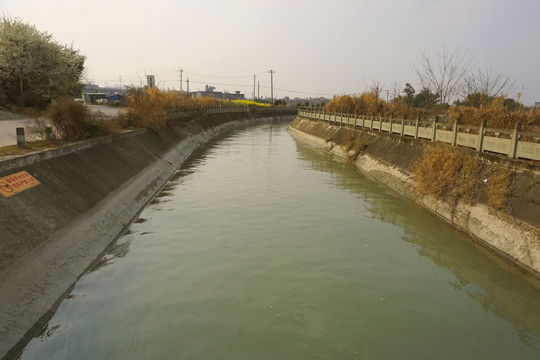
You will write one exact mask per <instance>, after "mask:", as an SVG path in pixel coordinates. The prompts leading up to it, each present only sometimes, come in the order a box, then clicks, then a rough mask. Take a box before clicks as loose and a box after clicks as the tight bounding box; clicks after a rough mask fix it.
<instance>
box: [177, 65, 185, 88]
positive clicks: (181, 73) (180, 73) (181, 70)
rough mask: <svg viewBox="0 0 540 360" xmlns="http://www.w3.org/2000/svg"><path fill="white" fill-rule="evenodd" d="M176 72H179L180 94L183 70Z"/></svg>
mask: <svg viewBox="0 0 540 360" xmlns="http://www.w3.org/2000/svg"><path fill="white" fill-rule="evenodd" d="M178 71H179V72H180V92H182V73H183V72H184V70H182V69H180V70H178Z"/></svg>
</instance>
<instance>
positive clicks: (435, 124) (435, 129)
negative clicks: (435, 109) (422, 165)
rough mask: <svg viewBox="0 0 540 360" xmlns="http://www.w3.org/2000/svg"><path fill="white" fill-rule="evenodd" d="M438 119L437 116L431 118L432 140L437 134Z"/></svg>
mask: <svg viewBox="0 0 540 360" xmlns="http://www.w3.org/2000/svg"><path fill="white" fill-rule="evenodd" d="M438 120H439V117H438V116H435V118H434V119H433V133H432V134H431V141H432V142H434V141H435V138H436V136H437V121H438Z"/></svg>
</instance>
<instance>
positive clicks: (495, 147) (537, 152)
mask: <svg viewBox="0 0 540 360" xmlns="http://www.w3.org/2000/svg"><path fill="white" fill-rule="evenodd" d="M298 115H299V116H302V117H305V118H309V119H314V120H321V121H327V122H330V123H334V124H339V125H340V126H348V127H352V128H365V129H369V130H373V131H379V132H385V133H389V134H396V135H399V136H407V137H413V138H415V139H425V140H430V141H432V142H435V141H438V142H443V143H447V144H451V145H453V146H463V147H468V148H473V149H476V150H477V151H479V152H484V151H487V152H492V153H496V154H504V155H507V156H509V157H511V158H513V159H517V158H521V159H528V160H537V161H540V133H536V132H527V131H521V127H520V123H519V122H518V123H516V127H515V128H514V129H512V130H508V129H495V128H489V127H487V126H486V121H485V120H484V121H483V122H482V124H481V125H480V126H471V125H461V124H460V123H459V119H457V120H455V121H454V123H453V124H448V123H441V122H439V119H438V117H435V118H434V119H431V120H421V119H420V117H418V118H416V119H414V120H410V119H407V118H406V117H403V118H402V119H396V118H394V116H393V115H392V116H390V117H383V116H382V115H375V114H369V115H367V114H344V113H328V112H322V111H320V110H314V109H307V108H300V109H299V110H298Z"/></svg>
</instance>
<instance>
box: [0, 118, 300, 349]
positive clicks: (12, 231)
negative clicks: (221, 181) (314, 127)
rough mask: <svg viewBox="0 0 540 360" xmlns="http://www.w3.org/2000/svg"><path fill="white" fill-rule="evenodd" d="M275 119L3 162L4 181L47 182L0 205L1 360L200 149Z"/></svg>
mask: <svg viewBox="0 0 540 360" xmlns="http://www.w3.org/2000/svg"><path fill="white" fill-rule="evenodd" d="M292 119H293V117H291V116H289V117H284V118H282V120H289V121H290V120H292ZM274 120H278V121H279V118H268V117H262V118H255V117H254V116H253V115H250V114H249V113H239V114H228V115H216V116H212V117H207V118H204V119H196V120H191V121H187V122H184V123H183V124H182V125H181V126H177V127H175V128H174V129H167V130H162V131H159V132H154V131H145V130H139V131H135V132H131V133H128V134H123V135H115V136H108V137H104V138H100V139H93V140H89V141H85V142H81V143H78V144H76V145H73V146H70V147H64V148H61V149H56V150H49V151H45V152H41V153H39V154H33V155H28V156H24V157H19V158H15V159H10V160H7V161H3V162H0V177H2V176H6V175H8V174H11V173H14V172H17V171H22V170H25V171H27V172H28V173H30V174H31V175H32V176H34V177H35V178H36V179H37V180H38V181H40V183H41V184H40V185H38V186H36V187H34V188H31V189H29V190H26V191H24V192H22V193H20V194H17V195H15V196H12V197H10V198H3V197H1V198H0V216H1V218H2V219H4V221H2V222H0V234H2V236H1V238H0V358H6V359H7V358H13V357H14V356H16V354H17V353H18V352H19V351H20V350H21V348H22V346H24V345H25V344H26V343H27V342H28V341H29V340H30V339H31V338H32V337H34V336H35V335H36V333H37V332H38V331H39V330H40V328H41V327H42V326H43V325H44V324H45V323H46V321H47V320H48V319H49V318H50V316H51V315H52V314H53V313H54V311H55V310H56V308H57V306H58V305H59V303H60V301H61V300H62V299H63V297H64V296H65V295H67V294H68V292H69V291H70V290H71V287H72V286H73V284H74V283H75V282H76V280H77V279H78V278H79V277H80V276H81V275H82V274H83V273H84V271H85V270H86V269H88V268H89V267H91V266H92V265H93V263H94V262H95V261H96V260H97V259H98V258H99V257H100V255H102V254H103V253H105V252H106V251H107V250H108V249H109V247H110V246H112V244H113V243H114V240H115V239H117V238H118V237H119V236H120V235H121V234H122V233H123V232H124V231H125V230H126V229H127V227H128V226H129V224H130V223H131V221H132V220H133V219H134V217H136V216H137V214H138V213H139V212H140V211H141V210H142V208H143V207H144V206H145V205H146V204H147V203H148V202H149V201H150V200H151V199H152V198H153V197H154V196H155V195H156V194H157V192H158V191H159V190H160V189H161V188H162V187H163V186H164V184H165V183H166V182H167V181H168V179H169V178H170V177H171V176H172V175H174V173H175V172H176V169H177V168H178V167H179V166H180V165H181V164H182V163H183V161H184V160H185V159H186V158H187V157H188V156H189V155H190V154H191V152H192V151H193V150H194V149H195V148H196V147H197V146H199V145H200V144H202V143H204V142H206V141H208V140H209V139H211V138H212V137H214V136H216V135H217V134H219V133H221V132H223V131H225V130H228V129H231V128H234V127H239V126H243V125H247V124H250V123H255V122H265V121H274Z"/></svg>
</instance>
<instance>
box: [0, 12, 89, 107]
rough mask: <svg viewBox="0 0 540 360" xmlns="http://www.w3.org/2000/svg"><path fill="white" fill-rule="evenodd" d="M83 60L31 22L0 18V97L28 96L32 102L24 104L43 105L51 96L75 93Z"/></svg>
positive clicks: (75, 51)
mask: <svg viewBox="0 0 540 360" xmlns="http://www.w3.org/2000/svg"><path fill="white" fill-rule="evenodd" d="M85 60H86V58H85V56H84V55H81V54H80V53H79V51H78V50H75V49H73V47H72V46H66V45H62V44H59V43H58V42H56V41H55V40H54V39H53V38H52V35H50V34H48V33H46V32H41V31H39V30H38V29H36V28H35V27H34V26H33V25H30V24H27V23H24V22H23V21H21V20H19V19H15V18H11V17H8V16H4V17H2V18H0V93H3V94H0V101H2V100H3V101H8V102H13V103H15V102H17V101H19V102H20V99H21V98H22V99H28V98H31V99H32V102H33V103H32V104H25V105H34V106H44V105H46V104H47V103H48V102H50V100H51V99H54V98H59V97H63V96H71V95H75V94H77V93H78V91H79V90H80V79H81V76H82V73H83V71H84V61H85ZM2 95H3V96H2ZM23 95H24V96H23ZM2 98H3V99H2Z"/></svg>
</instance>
